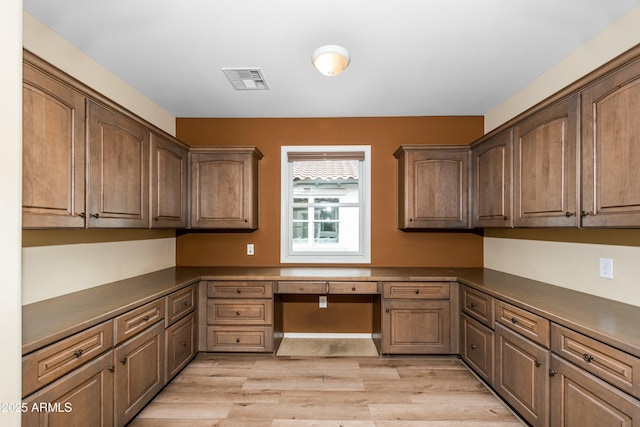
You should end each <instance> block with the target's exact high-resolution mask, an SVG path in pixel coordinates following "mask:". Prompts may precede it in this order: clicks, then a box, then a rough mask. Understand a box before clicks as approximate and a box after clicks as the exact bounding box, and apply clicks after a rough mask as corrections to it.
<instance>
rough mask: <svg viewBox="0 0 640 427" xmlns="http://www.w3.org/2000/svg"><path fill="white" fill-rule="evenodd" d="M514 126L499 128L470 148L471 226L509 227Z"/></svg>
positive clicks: (511, 216)
mask: <svg viewBox="0 0 640 427" xmlns="http://www.w3.org/2000/svg"><path fill="white" fill-rule="evenodd" d="M512 153H513V130H512V129H508V130H506V131H502V132H500V133H498V134H496V135H495V136H493V137H491V138H489V139H487V140H486V141H484V142H482V143H481V144H478V145H475V146H474V147H472V149H471V179H472V182H473V184H472V187H471V194H473V209H472V212H473V213H472V225H473V227H493V228H498V227H512V226H513V214H512V212H511V211H512V203H511V201H512V194H511V176H512V170H511V165H512Z"/></svg>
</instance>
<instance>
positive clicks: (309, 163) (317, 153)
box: [280, 145, 371, 264]
mask: <svg viewBox="0 0 640 427" xmlns="http://www.w3.org/2000/svg"><path fill="white" fill-rule="evenodd" d="M370 157H371V148H370V147H369V146H362V145H357V146H289V147H282V166H281V167H282V190H281V196H282V197H281V199H282V208H281V230H280V234H281V239H280V259H281V262H283V263H354V264H357V263H369V262H371V249H370V246H371V245H370V241H371V237H370V235H371V221H370V217H371V213H370V207H369V206H370V199H371V193H370V185H369V183H370V182H371V168H370Z"/></svg>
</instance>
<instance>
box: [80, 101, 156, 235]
mask: <svg viewBox="0 0 640 427" xmlns="http://www.w3.org/2000/svg"><path fill="white" fill-rule="evenodd" d="M88 106H89V107H88V128H89V135H88V139H89V174H88V176H89V183H88V187H89V197H88V200H89V202H88V203H89V205H88V206H89V208H88V211H89V216H88V218H87V223H88V226H89V227H96V228H103V227H119V228H127V227H138V228H146V227H148V226H149V215H148V212H149V130H148V129H147V128H146V127H144V126H143V125H141V124H139V123H137V122H134V121H132V120H130V119H127V118H125V117H124V116H121V115H119V114H117V113H114V112H112V111H110V110H108V109H106V108H104V107H102V106H100V105H98V104H95V103H93V102H89V103H88Z"/></svg>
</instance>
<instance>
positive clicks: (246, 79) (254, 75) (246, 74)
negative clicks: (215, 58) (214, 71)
mask: <svg viewBox="0 0 640 427" xmlns="http://www.w3.org/2000/svg"><path fill="white" fill-rule="evenodd" d="M222 71H223V72H224V75H225V76H227V78H228V79H229V81H230V82H231V85H232V86H233V87H234V89H235V90H269V85H267V81H266V80H265V79H264V74H262V70H261V69H260V68H223V69H222Z"/></svg>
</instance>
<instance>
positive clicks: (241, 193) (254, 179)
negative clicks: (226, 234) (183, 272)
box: [190, 148, 262, 229]
mask: <svg viewBox="0 0 640 427" xmlns="http://www.w3.org/2000/svg"><path fill="white" fill-rule="evenodd" d="M261 157H262V155H261V154H259V151H257V150H255V149H251V148H249V149H239V150H237V151H224V150H218V151H215V150H209V151H207V152H193V153H192V155H191V166H190V168H191V196H190V197H191V223H190V226H191V228H222V229H225V228H226V229H256V228H258V220H259V212H258V191H259V188H258V186H259V180H258V176H259V167H258V160H259V159H260V158H261Z"/></svg>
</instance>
